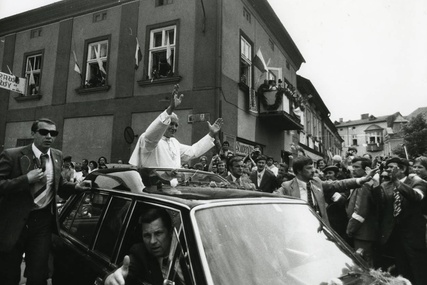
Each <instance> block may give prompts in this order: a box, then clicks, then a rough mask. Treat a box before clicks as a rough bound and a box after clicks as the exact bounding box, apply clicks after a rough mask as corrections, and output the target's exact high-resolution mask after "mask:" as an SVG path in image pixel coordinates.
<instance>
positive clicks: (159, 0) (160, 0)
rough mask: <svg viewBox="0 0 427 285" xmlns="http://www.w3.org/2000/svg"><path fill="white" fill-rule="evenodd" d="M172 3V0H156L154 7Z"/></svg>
mask: <svg viewBox="0 0 427 285" xmlns="http://www.w3.org/2000/svg"><path fill="white" fill-rule="evenodd" d="M172 3H173V0H156V7H157V6H164V5H169V4H172Z"/></svg>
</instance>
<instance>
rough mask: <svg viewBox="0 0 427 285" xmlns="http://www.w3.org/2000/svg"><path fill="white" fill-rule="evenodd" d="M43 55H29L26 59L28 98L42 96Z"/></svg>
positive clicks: (39, 53)
mask: <svg viewBox="0 0 427 285" xmlns="http://www.w3.org/2000/svg"><path fill="white" fill-rule="evenodd" d="M42 64H43V54H42V53H41V52H38V53H35V54H31V55H27V56H26V58H25V77H26V78H27V92H26V96H34V95H39V94H40V85H41V75H42Z"/></svg>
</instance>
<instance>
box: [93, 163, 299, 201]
mask: <svg viewBox="0 0 427 285" xmlns="http://www.w3.org/2000/svg"><path fill="white" fill-rule="evenodd" d="M152 170H155V171H157V170H160V171H172V170H174V169H172V168H140V169H137V168H136V167H124V166H123V167H120V168H110V169H100V170H96V171H94V172H92V173H90V174H89V175H88V176H87V177H86V180H91V181H93V182H95V183H94V185H93V187H94V188H101V189H104V190H108V189H110V190H111V191H119V192H128V193H130V194H131V195H137V196H145V197H150V198H155V199H161V200H164V201H165V200H167V201H169V202H174V203H179V204H182V205H186V206H187V207H190V208H192V207H195V206H197V205H201V204H208V203H209V204H213V203H223V202H225V201H228V202H231V201H232V202H235V203H238V202H249V201H251V203H252V202H255V201H254V200H258V201H259V200H260V199H261V201H263V202H267V201H270V202H281V203H283V202H286V203H292V204H304V201H302V200H300V199H298V198H295V197H289V196H278V195H275V194H272V193H265V192H259V191H250V190H242V189H234V188H224V187H206V186H205V187H197V186H179V187H178V188H177V189H176V190H175V189H172V190H170V189H164V190H157V189H152V188H151V189H148V188H149V187H146V188H145V189H144V191H142V189H143V188H144V187H145V183H144V182H143V180H145V178H146V177H144V176H145V175H151V174H152V173H153V172H152ZM177 171H184V172H186V173H187V172H188V173H201V174H208V175H212V174H213V173H210V172H205V171H198V170H192V169H179V170H177ZM213 175H215V174H213ZM216 176H218V177H220V176H219V175H216ZM223 180H224V181H226V180H225V179H223Z"/></svg>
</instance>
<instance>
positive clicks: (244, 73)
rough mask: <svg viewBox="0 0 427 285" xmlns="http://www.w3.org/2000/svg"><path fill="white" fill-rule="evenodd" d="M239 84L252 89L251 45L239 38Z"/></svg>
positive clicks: (241, 37)
mask: <svg viewBox="0 0 427 285" xmlns="http://www.w3.org/2000/svg"><path fill="white" fill-rule="evenodd" d="M240 83H243V84H245V85H246V86H248V87H252V44H251V43H249V41H248V40H246V39H245V38H244V37H243V36H240Z"/></svg>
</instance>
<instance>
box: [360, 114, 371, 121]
mask: <svg viewBox="0 0 427 285" xmlns="http://www.w3.org/2000/svg"><path fill="white" fill-rule="evenodd" d="M361 117H362V120H366V119H369V113H366V114H362V115H361Z"/></svg>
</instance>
